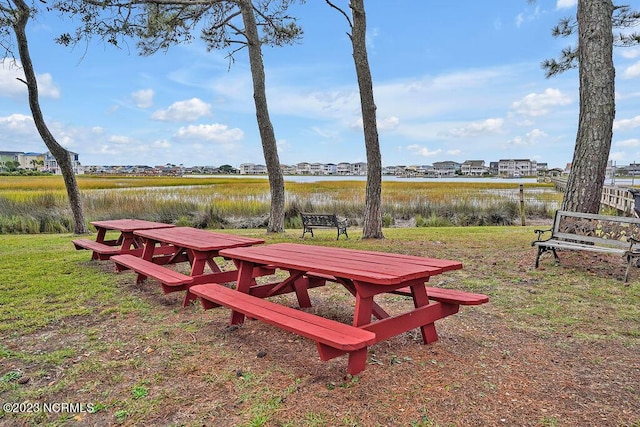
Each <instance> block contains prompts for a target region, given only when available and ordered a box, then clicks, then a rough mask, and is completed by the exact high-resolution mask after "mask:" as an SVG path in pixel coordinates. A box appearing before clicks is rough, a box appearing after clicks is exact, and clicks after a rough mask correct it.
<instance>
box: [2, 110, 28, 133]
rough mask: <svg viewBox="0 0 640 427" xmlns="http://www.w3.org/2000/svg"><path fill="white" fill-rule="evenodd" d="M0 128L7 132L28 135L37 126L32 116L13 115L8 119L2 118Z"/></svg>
mask: <svg viewBox="0 0 640 427" xmlns="http://www.w3.org/2000/svg"><path fill="white" fill-rule="evenodd" d="M0 128H1V129H4V130H5V132H6V131H8V132H11V133H19V134H28V133H32V132H33V131H34V130H35V125H34V123H33V118H32V117H31V116H25V115H24V114H11V115H10V116H7V117H0Z"/></svg>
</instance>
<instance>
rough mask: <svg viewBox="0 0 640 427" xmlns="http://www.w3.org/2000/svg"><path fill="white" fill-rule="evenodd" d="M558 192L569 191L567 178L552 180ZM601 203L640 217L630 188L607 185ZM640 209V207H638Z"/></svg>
mask: <svg viewBox="0 0 640 427" xmlns="http://www.w3.org/2000/svg"><path fill="white" fill-rule="evenodd" d="M551 182H553V185H555V187H556V190H557V191H560V192H564V191H565V190H566V189H567V180H566V178H553V179H552V180H551ZM600 203H601V204H602V205H603V206H606V207H608V208H611V209H615V210H616V211H618V213H620V214H622V215H626V216H639V215H638V213H637V212H636V210H635V197H634V196H633V194H631V192H630V191H629V187H628V186H616V185H605V186H603V187H602V199H601V200H600ZM638 209H640V205H639V206H638Z"/></svg>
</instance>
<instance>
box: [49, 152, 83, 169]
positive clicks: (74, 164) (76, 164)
mask: <svg viewBox="0 0 640 427" xmlns="http://www.w3.org/2000/svg"><path fill="white" fill-rule="evenodd" d="M68 153H69V158H70V159H71V168H72V169H73V173H74V174H76V175H80V174H84V168H83V167H82V166H81V165H80V160H78V153H74V152H73V151H68ZM42 170H43V171H45V172H50V173H53V174H56V175H61V174H62V171H61V170H60V166H59V165H58V161H57V160H56V159H55V157H53V154H51V152H50V151H47V152H46V153H45V154H44V165H43V167H42Z"/></svg>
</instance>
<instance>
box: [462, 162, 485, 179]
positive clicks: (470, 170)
mask: <svg viewBox="0 0 640 427" xmlns="http://www.w3.org/2000/svg"><path fill="white" fill-rule="evenodd" d="M487 171H488V169H487V167H486V166H485V165H484V160H466V161H465V162H464V163H462V165H461V166H460V173H462V175H469V176H482V175H484V174H485V173H487Z"/></svg>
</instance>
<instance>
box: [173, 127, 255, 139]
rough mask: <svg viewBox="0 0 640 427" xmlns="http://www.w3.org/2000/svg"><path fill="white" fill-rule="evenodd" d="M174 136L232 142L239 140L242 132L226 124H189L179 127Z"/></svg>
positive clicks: (242, 134)
mask: <svg viewBox="0 0 640 427" xmlns="http://www.w3.org/2000/svg"><path fill="white" fill-rule="evenodd" d="M175 136H176V137H177V138H184V139H200V140H207V141H216V142H220V143H232V142H235V141H240V140H241V139H242V138H243V137H244V132H242V130H241V129H238V128H233V129H229V128H228V127H227V126H226V125H221V124H219V123H214V124H211V125H197V126H196V125H189V126H187V127H181V128H180V129H178V131H177V132H176V134H175Z"/></svg>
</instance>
